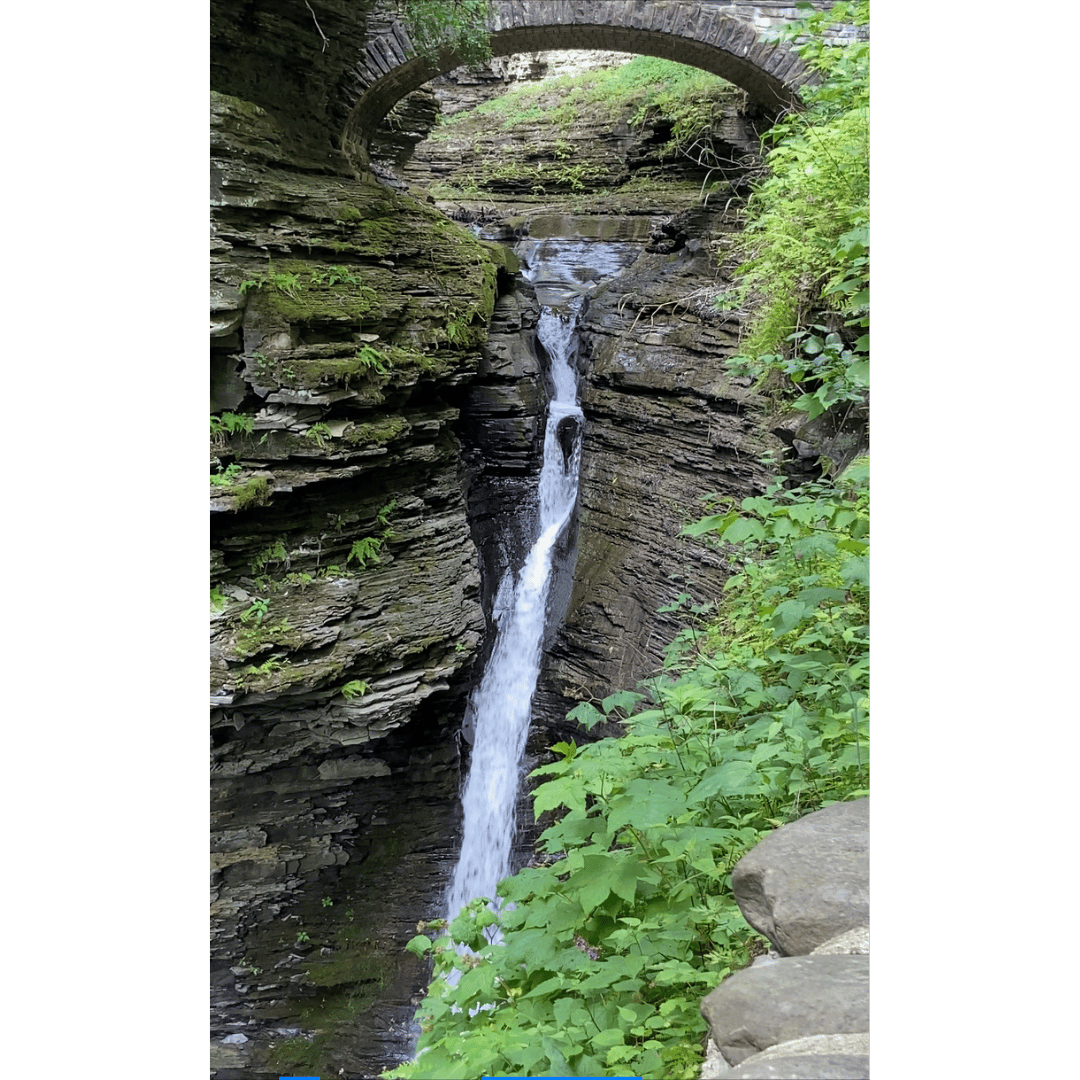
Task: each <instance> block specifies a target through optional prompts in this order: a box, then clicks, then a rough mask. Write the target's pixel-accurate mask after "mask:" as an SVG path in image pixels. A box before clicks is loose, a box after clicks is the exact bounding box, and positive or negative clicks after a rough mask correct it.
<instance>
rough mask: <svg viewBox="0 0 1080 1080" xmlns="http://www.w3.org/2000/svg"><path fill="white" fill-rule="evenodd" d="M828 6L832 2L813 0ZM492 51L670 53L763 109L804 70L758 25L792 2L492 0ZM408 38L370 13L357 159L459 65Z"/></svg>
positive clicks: (347, 135) (359, 69)
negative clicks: (407, 100) (396, 110)
mask: <svg viewBox="0 0 1080 1080" xmlns="http://www.w3.org/2000/svg"><path fill="white" fill-rule="evenodd" d="M814 6H815V7H818V8H828V7H831V6H832V5H831V3H828V2H825V3H815V4H814ZM492 7H493V10H494V17H493V21H492V24H491V27H492V30H491V39H490V40H491V52H492V55H493V56H507V55H510V54H513V53H522V52H541V51H545V50H548V49H604V50H610V51H614V52H630V53H641V54H644V55H647V56H658V57H662V58H664V59H667V60H675V61H677V62H679V63H682V64H689V65H691V66H693V67H698V68H702V69H704V70H705V71H710V72H712V73H713V74H714V75H719V76H720V77H721V78H723V79H726V80H727V81H728V82H731V83H734V84H735V85H736V86H739V87H740V88H742V89H743V90H745V91H746V93H747V94H748V95H749V97H750V98H751V99H752V100H753V101H755V102H756V103H758V104H759V105H761V106H762V107H763V108H764V109H765V110H766V111H768V112H773V113H775V112H777V111H779V110H780V109H782V108H785V107H788V106H790V105H792V104H794V103H795V102H797V100H798V90H799V87H800V86H801V85H802V84H803V83H804V82H805V81H806V80H807V78H808V72H807V70H806V69H805V67H804V66H803V64H802V61H801V60H800V59H799V57H798V56H797V55H796V54H795V53H794V52H793V51H792V50H791V49H790V47H788V46H787V45H784V44H776V43H775V42H772V41H770V40H767V36H766V35H767V31H769V30H770V29H773V28H775V27H777V26H779V25H781V24H783V23H784V22H787V21H789V20H791V19H793V18H795V17H796V9H795V5H794V3H788V2H769V0H762V2H758V3H746V2H713V0H494V2H493V4H492ZM414 51H415V50H414V49H413V46H412V43H411V42H410V41H409V38H408V36H407V35H406V33H405V31H404V30H403V29H402V27H401V26H400V25H399V24H398V23H397V21H396V20H394V19H392V18H390V17H388V16H387V15H386V14H385V13H383V14H382V16H381V17H380V16H379V15H378V14H376V16H375V17H374V18H373V20H371V21H369V33H368V39H367V43H366V51H365V55H364V56H363V57H362V58H361V59H360V61H359V63H358V64H357V65H356V66H355V68H354V69H353V71H352V73H351V78H350V79H349V80H348V81H349V83H350V88H349V89H350V93H349V96H350V97H354V99H355V100H354V101H353V103H352V106H351V111H350V112H349V115H348V119H347V121H346V123H345V128H344V131H343V133H342V149H343V150H344V151H345V152H346V154H348V156H349V157H350V158H352V159H353V160H354V161H358V160H359V161H365V160H366V156H367V154H366V151H367V145H368V140H369V138H370V136H371V134H372V133H373V132H374V131H375V129H376V128H377V127H378V125H379V122H380V121H381V120H382V119H383V117H385V116H386V114H387V113H388V112H389V111H390V109H391V108H393V106H394V105H395V104H396V103H397V102H398V101H400V100H401V98H403V97H405V95H406V94H408V93H410V92H411V91H413V90H416V89H417V88H418V87H420V86H422V85H423V84H424V83H425V82H427V81H428V80H429V79H433V78H435V76H437V75H443V74H445V73H446V72H448V71H452V70H453V69H454V68H455V67H458V66H460V64H461V58H460V57H459V56H458V55H456V54H455V53H454V52H452V51H450V50H447V51H446V52H444V53H443V54H442V56H441V57H440V59H439V62H438V63H437V64H435V63H432V62H430V61H428V60H425V59H423V58H421V57H417V56H415V55H414Z"/></svg>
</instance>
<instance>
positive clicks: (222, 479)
mask: <svg viewBox="0 0 1080 1080" xmlns="http://www.w3.org/2000/svg"><path fill="white" fill-rule="evenodd" d="M239 473H240V466H239V465H238V464H237V463H236V462H235V461H234V462H233V463H232V464H231V465H229V466H228V467H226V468H220V467H219V471H218V472H216V473H214V474H213V475H211V477H210V483H211V484H212V485H213V486H214V487H232V485H233V482H234V481H235V480H236V477H237V476H238V475H239Z"/></svg>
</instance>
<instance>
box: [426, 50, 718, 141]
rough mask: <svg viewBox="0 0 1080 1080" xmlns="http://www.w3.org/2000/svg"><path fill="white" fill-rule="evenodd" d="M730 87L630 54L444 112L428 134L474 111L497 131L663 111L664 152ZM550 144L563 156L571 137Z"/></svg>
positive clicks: (439, 136) (703, 120)
mask: <svg viewBox="0 0 1080 1080" xmlns="http://www.w3.org/2000/svg"><path fill="white" fill-rule="evenodd" d="M737 93H738V91H737V90H736V88H735V87H733V86H732V85H731V84H730V83H728V82H725V81H724V80H723V79H721V78H718V77H717V76H716V75H711V74H709V73H708V72H707V71H702V70H700V68H694V67H688V66H687V65H685V64H677V63H675V62H674V61H672V60H660V59H658V58H656V57H652V56H635V57H634V59H633V60H631V61H630V62H629V63H627V64H623V65H622V66H620V67H615V68H607V69H604V70H601V71H584V72H580V73H579V74H577V75H562V76H559V77H557V78H553V79H545V80H543V81H542V82H539V83H526V84H523V85H522V86H517V87H514V88H513V89H511V90H508V91H507V92H506V93H505V94H501V95H500V96H499V97H497V98H492V99H491V100H490V101H486V102H483V103H482V104H480V105H478V106H477V107H476V108H475V109H470V110H467V111H463V112H460V113H456V114H455V115H454V116H452V117H450V118H449V119H447V120H444V121H443V122H442V123H441V124H440V125H439V127H438V128H436V129H435V131H434V132H432V134H431V138H432V139H436V140H445V139H447V138H449V137H450V136H451V135H452V134H453V132H454V130H455V129H456V128H459V127H461V126H462V125H465V124H468V123H469V122H470V121H472V120H474V119H476V118H478V117H483V118H487V119H488V120H489V122H491V121H493V122H495V124H496V125H497V127H498V129H499V130H502V131H507V130H509V129H510V128H513V127H516V126H518V125H523V124H537V125H539V124H543V125H553V126H554V127H556V128H558V129H559V130H560V131H561V132H566V131H567V130H569V129H570V128H571V127H572V126H573V125H574V124H575V123H578V122H579V121H581V120H588V121H590V122H592V123H609V124H613V125H614V124H617V123H619V122H620V121H629V122H630V123H631V124H632V125H634V126H639V125H641V124H643V123H646V122H647V121H649V120H651V119H654V118H655V117H656V116H663V117H665V118H666V119H667V120H668V121H669V122H671V123H672V124H673V131H672V140H671V142H670V143H669V144H668V146H667V147H666V148H665V152H667V153H670V154H674V153H675V152H677V150H679V149H680V148H681V147H682V146H684V145H687V144H688V140H689V138H690V136H691V134H693V133H696V132H698V131H700V130H701V129H703V128H707V127H708V126H709V125H710V124H711V123H712V120H713V118H714V116H715V115H716V110H717V109H718V108H719V106H721V105H722V104H724V103H725V102H727V101H729V100H731V98H732V97H733V96H734V95H736V94H737ZM552 152H553V155H554V156H555V158H556V159H558V160H565V159H566V158H567V157H568V156H569V154H570V152H571V145H570V143H568V142H567V141H566V140H565V139H563V138H561V137H559V138H557V139H556V141H555V143H554V146H553V147H552Z"/></svg>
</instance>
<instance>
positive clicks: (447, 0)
mask: <svg viewBox="0 0 1080 1080" xmlns="http://www.w3.org/2000/svg"><path fill="white" fill-rule="evenodd" d="M490 14H491V5H490V3H489V2H488V0H399V2H398V15H399V17H400V19H401V23H402V26H404V28H405V32H406V33H407V34H408V35H409V39H410V40H411V41H412V43H413V46H414V47H415V48H416V51H417V54H418V55H419V56H422V57H424V58H425V59H427V60H429V61H430V62H431V63H433V64H438V63H439V60H440V57H441V56H443V55H444V54H451V53H452V54H454V59H455V61H456V63H455V66H457V65H459V64H478V63H482V62H483V61H485V60H490V59H491V42H490V41H489V39H488V30H487V22H488V19H489V17H490Z"/></svg>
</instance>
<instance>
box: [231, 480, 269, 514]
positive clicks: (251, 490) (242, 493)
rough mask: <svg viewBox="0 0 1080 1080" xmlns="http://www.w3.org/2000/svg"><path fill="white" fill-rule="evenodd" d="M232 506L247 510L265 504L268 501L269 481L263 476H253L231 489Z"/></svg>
mask: <svg viewBox="0 0 1080 1080" xmlns="http://www.w3.org/2000/svg"><path fill="white" fill-rule="evenodd" d="M232 495H233V506H234V507H235V508H236V509H237V510H249V509H251V508H252V507H255V506H265V505H266V504H267V503H268V502H269V501H270V481H269V480H267V479H266V477H265V476H253V477H252V478H251V479H250V480H248V481H246V482H245V483H243V484H238V485H237V486H236V487H234V488H233V489H232Z"/></svg>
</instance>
